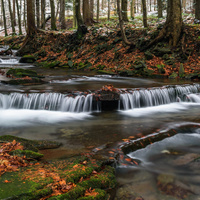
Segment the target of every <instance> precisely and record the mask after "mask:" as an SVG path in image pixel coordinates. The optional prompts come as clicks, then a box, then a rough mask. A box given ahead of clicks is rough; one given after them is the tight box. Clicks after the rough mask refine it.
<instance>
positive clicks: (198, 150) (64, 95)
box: [0, 58, 200, 200]
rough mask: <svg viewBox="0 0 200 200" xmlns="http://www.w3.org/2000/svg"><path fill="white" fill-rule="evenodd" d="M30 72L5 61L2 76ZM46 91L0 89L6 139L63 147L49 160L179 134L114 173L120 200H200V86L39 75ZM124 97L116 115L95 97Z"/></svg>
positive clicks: (0, 128) (0, 62)
mask: <svg viewBox="0 0 200 200" xmlns="http://www.w3.org/2000/svg"><path fill="white" fill-rule="evenodd" d="M7 67H23V68H26V67H32V66H30V65H24V64H23V65H21V64H19V63H18V59H16V58H10V59H9V60H6V59H5V58H1V59H0V68H7ZM33 69H35V70H37V71H38V73H41V74H44V75H45V76H46V78H45V81H46V82H47V83H45V84H42V85H34V86H33V85H32V86H12V85H5V84H2V83H1V82H0V135H4V134H11V135H16V136H20V137H25V138H28V139H49V140H56V141H59V142H62V143H63V146H62V147H60V148H59V149H54V150H48V151H46V152H45V153H46V159H52V158H57V159H58V158H64V157H67V156H71V155H76V154H79V153H83V152H88V151H89V150H92V149H94V148H95V147H102V146H104V145H105V144H109V145H110V146H111V147H110V148H116V149H117V148H120V147H122V146H123V139H127V138H131V141H130V143H133V142H135V141H134V139H133V138H134V137H135V138H136V139H137V140H140V139H141V142H142V138H145V137H147V138H148V137H151V136H152V135H156V134H163V133H167V132H170V131H171V130H175V131H176V134H175V135H173V136H171V137H167V138H163V139H162V140H160V141H157V142H152V144H149V145H144V146H143V147H142V148H139V149H136V150H134V151H133V150H132V151H130V152H128V153H126V155H124V156H126V158H127V160H129V159H135V160H137V163H138V165H135V164H131V163H130V162H128V163H126V161H124V162H123V161H121V162H120V163H118V165H116V167H117V177H118V181H119V188H118V190H117V194H116V197H115V199H120V200H121V199H124V200H125V199H136V198H137V197H138V198H139V197H142V198H143V199H145V200H151V199H152V200H157V199H158V200H160V199H163V200H165V199H166V200H168V199H170V200H173V199H200V192H199V190H198V188H199V184H200V173H199V169H200V164H199V163H200V159H199V158H200V117H199V111H200V83H198V82H197V83H192V82H189V81H187V82H186V81H180V82H176V81H174V80H150V79H140V78H128V77H117V76H109V75H95V74H93V73H86V72H84V73H82V74H80V73H75V72H69V71H68V72H67V71H66V70H60V69H54V70H43V69H37V68H35V67H33ZM106 84H112V85H114V87H116V88H118V89H119V92H120V100H119V102H118V103H119V108H118V110H115V111H112V112H108V111H107V112H104V111H101V107H100V106H99V103H98V102H96V101H95V99H94V97H93V93H94V90H99V89H100V88H101V87H102V86H103V85H106Z"/></svg>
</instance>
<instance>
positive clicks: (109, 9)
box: [108, 0, 110, 20]
mask: <svg viewBox="0 0 200 200" xmlns="http://www.w3.org/2000/svg"><path fill="white" fill-rule="evenodd" d="M108 20H110V0H108Z"/></svg>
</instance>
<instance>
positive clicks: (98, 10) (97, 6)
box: [97, 0, 99, 22]
mask: <svg viewBox="0 0 200 200" xmlns="http://www.w3.org/2000/svg"><path fill="white" fill-rule="evenodd" d="M98 21H99V0H97V22H98Z"/></svg>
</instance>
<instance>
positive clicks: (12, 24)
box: [8, 0, 15, 34]
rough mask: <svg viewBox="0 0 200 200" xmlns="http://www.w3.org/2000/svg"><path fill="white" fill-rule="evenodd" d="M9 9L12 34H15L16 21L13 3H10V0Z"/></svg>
mask: <svg viewBox="0 0 200 200" xmlns="http://www.w3.org/2000/svg"><path fill="white" fill-rule="evenodd" d="M8 7H9V12H10V19H11V26H12V33H13V34H15V25H14V19H13V13H12V8H11V2H10V0H8Z"/></svg>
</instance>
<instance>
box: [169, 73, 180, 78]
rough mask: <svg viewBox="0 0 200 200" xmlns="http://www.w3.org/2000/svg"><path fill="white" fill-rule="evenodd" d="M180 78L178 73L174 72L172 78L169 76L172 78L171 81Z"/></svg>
mask: <svg viewBox="0 0 200 200" xmlns="http://www.w3.org/2000/svg"><path fill="white" fill-rule="evenodd" d="M177 77H178V74H177V73H176V72H173V73H172V74H171V75H170V76H169V78H171V79H175V78H177Z"/></svg>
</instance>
